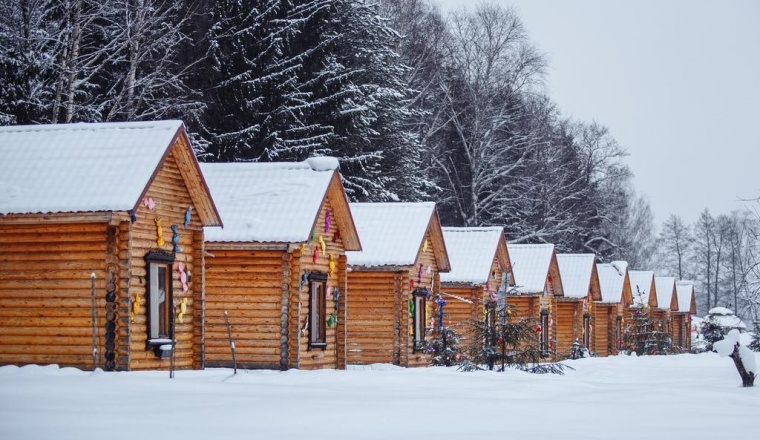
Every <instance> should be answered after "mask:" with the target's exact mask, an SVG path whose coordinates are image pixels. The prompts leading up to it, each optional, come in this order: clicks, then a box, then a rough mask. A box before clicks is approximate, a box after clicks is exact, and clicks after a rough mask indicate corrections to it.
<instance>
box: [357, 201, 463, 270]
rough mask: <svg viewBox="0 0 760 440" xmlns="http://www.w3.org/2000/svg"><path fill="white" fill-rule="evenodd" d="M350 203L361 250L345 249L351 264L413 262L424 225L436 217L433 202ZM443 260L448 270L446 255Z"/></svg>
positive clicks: (425, 226)
mask: <svg viewBox="0 0 760 440" xmlns="http://www.w3.org/2000/svg"><path fill="white" fill-rule="evenodd" d="M350 207H351V213H352V214H353V217H354V223H355V224H356V230H357V231H358V232H359V237H360V238H361V241H362V250H361V251H352V252H346V256H347V257H348V264H350V265H353V266H365V267H374V266H410V265H413V264H414V263H415V260H416V259H417V254H418V253H419V251H420V246H421V245H422V243H423V241H424V239H425V233H426V232H427V230H428V226H430V225H431V221H432V220H433V219H434V218H436V219H437V215H436V212H435V203H434V202H419V203H399V202H388V203H351V204H350ZM439 228H440V226H439ZM441 242H443V239H442V238H441ZM441 244H442V243H441ZM443 246H444V249H443V252H444V254H443V255H444V256H445V245H443ZM443 263H445V269H446V270H448V266H449V263H448V259H447V258H446V261H445V262H443ZM440 264H441V262H439V265H440ZM440 269H441V268H440V267H439V270H440Z"/></svg>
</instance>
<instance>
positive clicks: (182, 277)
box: [177, 262, 188, 292]
mask: <svg viewBox="0 0 760 440" xmlns="http://www.w3.org/2000/svg"><path fill="white" fill-rule="evenodd" d="M177 272H179V281H180V282H181V283H182V291H183V292H187V289H188V286H187V272H185V265H184V264H183V263H182V262H179V263H177Z"/></svg>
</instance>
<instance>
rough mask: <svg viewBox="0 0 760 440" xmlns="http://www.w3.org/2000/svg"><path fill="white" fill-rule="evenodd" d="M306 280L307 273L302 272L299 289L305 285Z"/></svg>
mask: <svg viewBox="0 0 760 440" xmlns="http://www.w3.org/2000/svg"><path fill="white" fill-rule="evenodd" d="M308 280H309V271H308V270H305V271H303V275H301V286H300V287H299V289H303V286H305V285H306V281H308Z"/></svg>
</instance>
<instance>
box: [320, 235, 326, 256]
mask: <svg viewBox="0 0 760 440" xmlns="http://www.w3.org/2000/svg"><path fill="white" fill-rule="evenodd" d="M318 241H319V247H320V248H321V249H322V254H324V253H325V248H326V245H325V240H324V239H323V238H322V236H321V235H320V236H319V240H318Z"/></svg>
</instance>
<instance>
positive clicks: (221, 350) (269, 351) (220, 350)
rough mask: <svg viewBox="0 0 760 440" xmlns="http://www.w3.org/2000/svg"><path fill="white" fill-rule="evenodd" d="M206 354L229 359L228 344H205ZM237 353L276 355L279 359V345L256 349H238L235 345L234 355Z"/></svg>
mask: <svg viewBox="0 0 760 440" xmlns="http://www.w3.org/2000/svg"><path fill="white" fill-rule="evenodd" d="M206 355H207V356H212V355H215V356H219V357H222V358H226V359H229V358H230V346H229V345H227V346H224V347H213V346H207V347H206ZM238 355H240V356H246V355H251V356H261V357H265V356H278V358H277V359H278V360H279V356H280V348H279V347H276V348H274V347H270V348H265V347H259V348H256V349H251V348H247V347H241V348H240V349H238V348H237V347H235V356H238Z"/></svg>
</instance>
